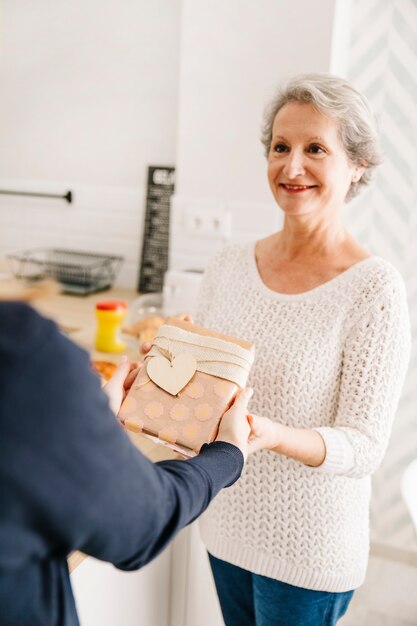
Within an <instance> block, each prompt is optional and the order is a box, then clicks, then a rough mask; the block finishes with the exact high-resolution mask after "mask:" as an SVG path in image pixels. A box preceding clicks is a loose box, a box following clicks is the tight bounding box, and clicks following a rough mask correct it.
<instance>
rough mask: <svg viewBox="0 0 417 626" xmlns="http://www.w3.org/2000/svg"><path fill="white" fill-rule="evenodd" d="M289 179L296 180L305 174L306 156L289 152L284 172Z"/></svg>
mask: <svg viewBox="0 0 417 626" xmlns="http://www.w3.org/2000/svg"><path fill="white" fill-rule="evenodd" d="M283 172H284V174H285V176H287V177H288V179H292V178H296V177H297V176H300V175H302V174H304V173H305V169H304V155H303V154H300V153H298V152H296V151H293V152H289V153H288V155H287V158H286V160H285V166H284V170H283Z"/></svg>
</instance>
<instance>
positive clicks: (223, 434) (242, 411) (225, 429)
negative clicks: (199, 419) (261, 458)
mask: <svg viewBox="0 0 417 626" xmlns="http://www.w3.org/2000/svg"><path fill="white" fill-rule="evenodd" d="M252 394H253V389H250V388H249V387H247V388H246V389H242V391H240V392H239V393H238V394H237V396H236V398H235V401H234V402H233V404H232V406H231V407H230V409H229V410H228V411H226V413H225V414H224V415H223V417H222V419H221V422H220V425H219V432H218V433H217V437H216V441H227V442H228V443H232V444H233V445H234V446H237V447H238V448H240V450H241V451H242V454H243V457H244V459H245V461H246V457H247V456H248V437H249V434H250V426H249V422H248V419H247V416H248V402H249V400H250V399H251V397H252Z"/></svg>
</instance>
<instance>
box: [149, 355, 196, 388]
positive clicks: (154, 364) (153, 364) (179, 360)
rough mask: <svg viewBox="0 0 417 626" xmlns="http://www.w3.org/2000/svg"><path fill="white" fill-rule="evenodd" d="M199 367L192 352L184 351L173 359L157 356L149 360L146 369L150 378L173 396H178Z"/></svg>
mask: <svg viewBox="0 0 417 626" xmlns="http://www.w3.org/2000/svg"><path fill="white" fill-rule="evenodd" d="M196 369H197V361H196V360H195V358H194V357H193V355H192V354H188V353H186V352H184V353H183V354H178V356H176V357H175V358H173V359H171V360H170V359H167V358H165V357H164V356H156V357H153V358H152V359H150V360H149V361H148V365H147V366H146V371H147V373H148V376H149V378H150V379H151V380H152V381H153V382H154V383H155V385H158V387H161V389H164V390H165V391H167V392H168V393H170V394H171V395H172V396H176V395H177V394H178V393H179V392H180V391H181V389H184V387H185V385H186V384H187V383H188V382H190V380H191V379H192V377H193V376H194V374H195V372H196Z"/></svg>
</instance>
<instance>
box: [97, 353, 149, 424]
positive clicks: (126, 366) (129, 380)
mask: <svg viewBox="0 0 417 626" xmlns="http://www.w3.org/2000/svg"><path fill="white" fill-rule="evenodd" d="M142 367H143V363H140V362H136V361H134V362H132V363H130V362H129V360H128V359H127V357H122V362H121V363H120V365H119V367H118V368H117V370H116V371H115V373H114V374H113V376H112V377H111V378H110V380H109V381H108V382H107V383H106V384H105V385H104V387H103V391H104V393H105V394H106V395H107V397H108V399H109V404H110V408H111V410H112V411H113V413H115V415H117V414H118V412H119V410H120V407H121V405H122V402H123V400H124V399H125V397H126V394H127V392H128V391H129V389H130V388H131V386H132V384H133V381H134V380H135V378H136V376H137V375H138V373H139V371H140V370H141V369H142Z"/></svg>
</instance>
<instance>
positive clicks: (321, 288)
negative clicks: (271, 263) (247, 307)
mask: <svg viewBox="0 0 417 626" xmlns="http://www.w3.org/2000/svg"><path fill="white" fill-rule="evenodd" d="M255 247H256V241H255V242H253V243H251V244H250V245H249V246H248V249H247V250H248V257H249V268H250V272H251V274H252V278H253V279H254V281H255V283H256V285H257V286H258V288H259V289H261V290H262V291H263V292H264V293H265V294H267V295H269V296H270V297H273V298H275V299H276V300H303V299H309V298H316V297H318V296H320V295H321V294H322V293H323V292H325V291H327V290H329V289H332V288H334V286H335V285H336V284H338V283H343V282H344V281H346V280H347V279H348V278H349V277H350V276H351V275H352V274H354V273H356V272H358V271H359V270H360V269H362V267H363V266H364V265H367V264H368V263H370V262H375V261H376V260H378V259H379V257H378V256H376V255H371V256H368V257H366V258H365V259H362V260H361V261H358V262H357V263H354V264H353V265H351V266H350V267H348V268H347V269H346V270H344V271H343V272H341V273H340V274H338V275H337V276H335V277H334V278H330V279H329V280H326V282H324V283H321V284H320V285H317V287H313V288H312V289H308V290H307V291H302V292H300V293H282V292H280V291H275V290H274V289H271V288H270V287H268V286H267V285H265V283H264V281H263V280H262V278H261V275H260V273H259V269H258V264H257V262H256V255H255Z"/></svg>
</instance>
